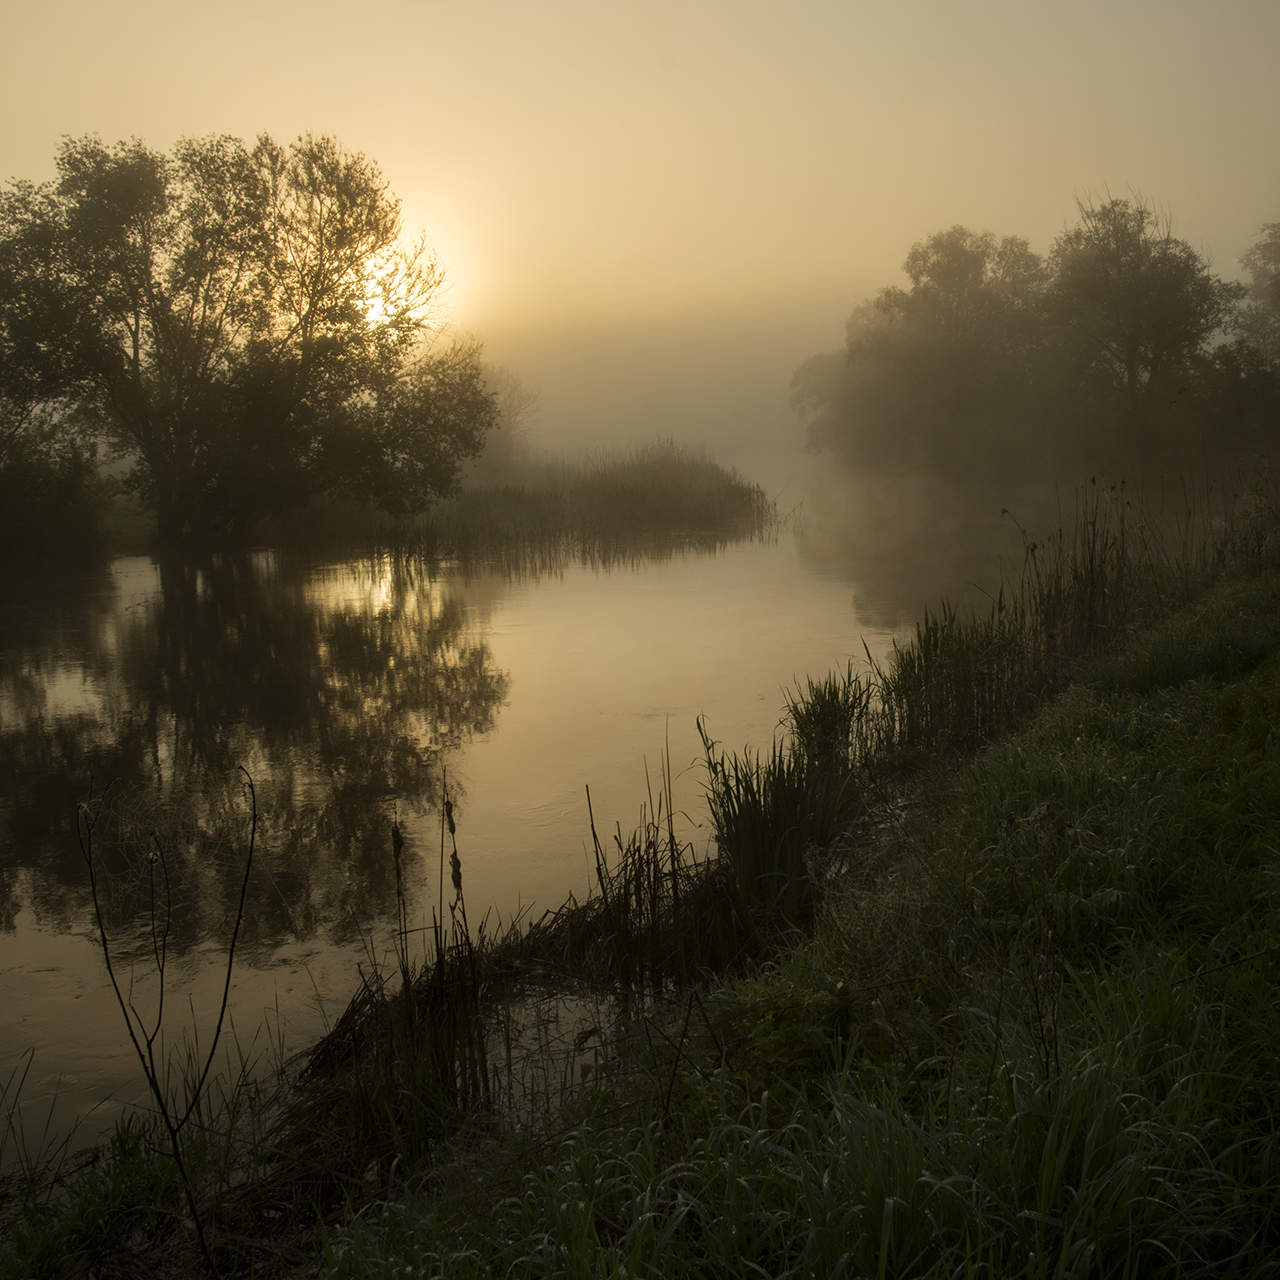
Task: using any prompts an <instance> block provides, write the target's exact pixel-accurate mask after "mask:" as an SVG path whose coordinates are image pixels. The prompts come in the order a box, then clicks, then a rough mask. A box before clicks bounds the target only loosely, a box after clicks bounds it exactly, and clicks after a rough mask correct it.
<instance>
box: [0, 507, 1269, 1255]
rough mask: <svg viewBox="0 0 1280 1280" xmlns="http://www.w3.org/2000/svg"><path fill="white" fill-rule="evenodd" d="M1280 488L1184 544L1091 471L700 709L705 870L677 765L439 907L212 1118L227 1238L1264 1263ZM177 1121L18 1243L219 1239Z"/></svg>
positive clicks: (503, 1250) (36, 1179)
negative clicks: (814, 669) (991, 563)
mask: <svg viewBox="0 0 1280 1280" xmlns="http://www.w3.org/2000/svg"><path fill="white" fill-rule="evenodd" d="M1276 511H1277V508H1276V504H1275V503H1274V501H1273V500H1272V499H1271V498H1270V497H1268V496H1267V495H1266V494H1265V493H1263V492H1262V491H1259V492H1257V493H1255V494H1254V495H1252V496H1251V497H1250V499H1249V500H1248V501H1247V502H1242V503H1238V504H1236V505H1234V506H1232V507H1231V508H1230V510H1229V511H1228V512H1227V514H1226V517H1225V518H1224V519H1222V520H1220V521H1218V523H1217V524H1216V525H1215V526H1214V527H1212V528H1210V529H1206V531H1205V535H1204V537H1203V538H1201V539H1199V540H1195V541H1188V542H1187V543H1186V545H1184V546H1183V547H1181V548H1180V549H1179V551H1178V553H1177V554H1166V553H1165V551H1164V550H1163V545H1164V544H1160V543H1158V542H1157V541H1156V540H1155V539H1154V537H1153V536H1152V535H1151V533H1150V531H1149V530H1148V529H1147V528H1146V526H1144V525H1143V524H1142V523H1141V521H1140V520H1138V519H1137V517H1136V515H1135V514H1134V512H1133V509H1132V508H1131V507H1130V506H1129V505H1128V503H1127V500H1126V499H1125V497H1124V495H1123V494H1121V493H1117V492H1105V491H1099V490H1096V489H1095V490H1091V491H1090V492H1088V493H1086V494H1085V495H1084V496H1083V499H1082V502H1081V505H1080V507H1079V508H1078V511H1077V516H1076V519H1075V522H1074V523H1073V524H1072V525H1071V526H1070V527H1069V528H1068V529H1066V530H1065V531H1063V532H1061V533H1060V534H1059V535H1057V536H1056V537H1054V538H1051V539H1049V540H1047V541H1045V542H1043V543H1041V544H1030V543H1029V544H1028V548H1027V560H1026V568H1025V573H1024V576H1023V579H1022V581H1021V583H1020V584H1016V585H1015V586H1014V587H1011V588H1010V590H1009V591H1008V593H1007V594H1006V595H1005V596H1003V597H1001V598H1000V599H998V600H997V601H994V602H993V603H992V607H991V609H990V611H989V612H988V613H986V614H984V615H981V616H976V617H960V616H958V615H957V614H955V613H954V612H951V611H947V610H943V611H940V612H939V613H938V614H936V615H935V616H932V617H930V618H927V619H925V620H924V621H922V623H921V625H920V627H919V629H918V631H917V633H916V635H915V637H914V639H913V640H911V641H910V642H909V643H905V644H903V645H901V646H899V647H898V648H897V649H896V650H895V651H894V653H893V654H892V655H891V657H890V658H889V659H888V660H887V661H886V662H884V663H882V664H880V665H879V666H877V665H875V664H869V665H868V666H867V667H866V668H865V669H861V670H856V671H855V670H850V671H848V672H845V673H837V674H835V675H832V676H830V677H828V678H825V679H821V680H815V681H811V682H807V683H806V684H805V686H804V687H803V688H797V689H796V690H795V691H794V694H793V696H792V698H791V699H790V702H789V706H788V708H787V723H786V730H785V732H784V733H783V734H782V735H781V736H780V738H779V740H778V741H777V742H776V743H775V744H774V745H773V746H772V747H771V748H769V749H766V750H764V751H761V752H756V751H742V752H726V751H724V750H723V749H722V748H721V747H720V746H719V745H718V744H716V743H715V742H714V741H712V740H711V739H710V736H709V733H708V735H707V769H708V774H707V781H708V801H709V809H710V814H711V818H712V821H713V824H714V827H715V830H716V833H717V842H718V851H717V853H716V855H715V856H714V857H713V858H712V859H711V860H710V861H709V862H699V861H698V860H697V859H695V858H694V856H693V854H692V851H691V850H690V849H689V848H688V847H687V846H686V845H683V844H682V843H681V841H680V838H679V836H678V834H677V831H676V828H675V825H674V823H673V822H672V821H671V819H670V809H669V805H668V804H667V803H666V802H665V800H664V798H663V796H664V789H663V787H662V785H661V783H660V782H659V783H658V785H657V788H656V792H657V794H656V796H652V797H651V798H650V803H649V813H650V814H651V819H650V821H648V822H647V823H645V825H644V826H643V827H642V829H641V830H640V831H639V832H637V833H635V835H634V836H632V837H629V838H624V837H623V836H622V835H621V833H620V834H619V836H618V838H617V840H616V842H615V844H614V847H613V848H612V849H609V848H607V847H606V846H605V845H604V844H603V842H600V841H599V840H597V842H596V849H597V889H596V892H595V893H594V894H593V896H592V897H591V898H590V899H589V900H588V901H586V902H583V903H570V904H566V906H565V907H564V908H563V909H562V910H561V911H560V912H557V913H554V914H552V915H549V916H546V917H543V918H542V919H540V920H538V921H534V922H517V924H516V925H515V926H513V927H512V928H510V929H508V930H504V931H502V932H501V934H500V935H498V936H493V935H492V934H491V933H488V932H486V930H484V929H482V928H473V927H469V926H468V924H467V921H466V916H465V904H464V902H463V900H462V898H461V896H460V895H459V896H458V897H456V898H455V901H454V903H453V905H452V906H451V907H447V905H446V904H445V903H444V902H443V901H442V902H441V904H440V908H439V911H438V913H437V922H438V926H439V927H438V928H437V930H436V932H435V934H434V936H433V937H431V938H429V939H428V940H427V945H426V947H425V948H419V949H416V950H415V953H414V954H411V953H410V946H409V941H408V936H407V934H406V935H405V939H404V943H403V946H402V950H401V953H400V956H399V958H398V963H397V966H396V969H395V970H394V971H392V972H389V973H386V974H382V975H377V974H374V975H371V976H370V980H369V982H367V983H366V987H365V989H364V990H363V991H362V992H361V993H360V994H359V996H358V997H357V999H356V1000H355V1001H354V1002H353V1004H352V1006H351V1009H350V1010H349V1011H348V1015H347V1016H346V1017H344V1019H343V1020H342V1021H341V1022H340V1023H339V1024H338V1026H337V1027H335V1029H334V1032H333V1034H332V1035H331V1036H330V1037H328V1038H327V1039H326V1040H325V1041H324V1042H323V1043H322V1044H321V1045H320V1046H318V1048H317V1050H316V1051H315V1053H313V1054H312V1055H311V1056H310V1058H309V1060H308V1061H307V1062H306V1063H305V1064H303V1065H302V1069H301V1070H300V1071H298V1070H295V1071H293V1072H292V1073H290V1074H288V1075H287V1076H286V1077H285V1079H284V1081H283V1083H282V1087H281V1089H280V1090H279V1091H278V1092H275V1093H274V1094H272V1095H270V1096H268V1095H267V1094H266V1093H265V1092H263V1093H259V1094H256V1095H255V1094H254V1092H253V1090H252V1089H251V1088H250V1087H249V1086H247V1085H246V1087H245V1089H244V1090H241V1091H236V1092H235V1093H234V1095H233V1097H232V1098H231V1099H230V1100H229V1101H228V1102H227V1103H226V1104H225V1105H224V1106H223V1107H222V1108H215V1107H213V1106H212V1105H211V1107H210V1110H209V1115H208V1119H207V1123H202V1124H201V1126H200V1127H199V1128H198V1129H195V1130H193V1131H192V1137H191V1144H192V1148H193V1149H192V1152H191V1159H190V1161H189V1163H190V1164H191V1167H192V1168H193V1170H195V1171H196V1172H195V1175H194V1176H195V1178H196V1180H197V1182H198V1184H199V1195H198V1196H197V1203H198V1204H199V1206H200V1211H201V1212H202V1213H203V1214H205V1215H206V1218H207V1220H206V1222H205V1226H206V1228H207V1230H208V1234H209V1236H210V1238H211V1239H212V1240H213V1241H215V1258H216V1265H217V1266H218V1268H219V1269H220V1270H222V1271H223V1272H225V1273H228V1274H230V1273H234V1272H243V1273H247V1272H249V1271H253V1272H254V1273H256V1274H272V1273H279V1274H311V1273H314V1271H315V1269H316V1267H317V1266H318V1265H320V1266H322V1267H323V1269H325V1270H326V1271H327V1273H328V1274H332V1275H340V1276H383V1275H388V1276H389V1275H414V1274H423V1275H434V1274H444V1275H467V1274H474V1275H489V1274H503V1275H530V1276H534V1275H538V1276H541V1275H573V1276H578V1275H581V1276H596V1275H607V1274H624V1273H625V1274H630V1275H654V1276H658V1275H663V1276H665V1275H725V1276H730V1275H733V1276H737V1275H742V1274H750V1273H755V1274H766V1275H823V1276H825V1275H841V1274H843V1275H850V1276H861V1275H877V1276H885V1275H938V1276H941V1275H948V1276H950V1275H956V1274H972V1275H983V1274H992V1273H995V1274H1002V1275H1025V1276H1041V1275H1043V1276H1049V1275H1086V1274H1088V1275H1135V1276H1136V1275H1142V1276H1146V1275H1192V1274H1200V1273H1205V1274H1208V1273H1210V1272H1213V1273H1214V1274H1222V1273H1224V1271H1225V1272H1227V1273H1230V1274H1241V1275H1264V1274H1270V1273H1271V1272H1270V1271H1269V1270H1268V1268H1269V1267H1270V1266H1271V1262H1270V1259H1271V1255H1272V1254H1273V1253H1274V1252H1275V1251H1276V1250H1277V1248H1280V1238H1278V1231H1280V1223H1278V1222H1277V1220H1276V1217H1275V1209H1274V1205H1275V1203H1276V1201H1277V1199H1278V1198H1280V1197H1278V1195H1277V1192H1278V1191H1280V1179H1278V1175H1280V1163H1278V1162H1280V1148H1278V1147H1277V1139H1276V1137H1275V1104H1274V1101H1273V1100H1274V1098H1275V1097H1276V1096H1277V1095H1278V1093H1280V1089H1278V1087H1277V1086H1280V1080H1277V1078H1276V1077H1277V1074H1280V1071H1278V1069H1277V1066H1276V1059H1275V1053H1274V1044H1275V1043H1276V1042H1277V1038H1278V1035H1277V1033H1278V1032H1280V1026H1277V1020H1278V1018H1280V1013H1278V1011H1277V1006H1276V1001H1275V996H1274V990H1275V977H1276V958H1277V953H1276V950H1275V936H1276V925H1277V909H1278V908H1280V896H1278V893H1280V883H1278V882H1277V864H1276V850H1277V849H1278V848H1280V793H1278V792H1277V789H1276V788H1277V783H1276V778H1277V777H1280V770H1277V768H1276V763H1277V759H1276V757H1277V750H1276V736H1275V734H1276V730H1275V729H1274V725H1275V724H1276V723H1277V722H1278V720H1280V717H1278V715H1277V712H1280V656H1278V655H1280V608H1277V601H1278V600H1280V555H1277V551H1278V550H1280V547H1278V546H1277V538H1276V533H1275V530H1276V529H1277V528H1278V527H1280V522H1277V519H1276ZM446 798H447V797H446ZM441 836H442V847H441V862H442V866H443V865H444V864H445V861H446V858H448V859H449V860H450V861H452V859H453V858H454V857H457V858H458V863H457V868H456V869H457V873H458V876H459V878H461V875H462V873H463V869H464V864H465V853H466V842H465V832H459V831H456V830H454V829H453V827H452V824H451V823H450V825H449V830H448V832H447V839H446V831H445V828H444V827H443V826H442V832H441ZM394 853H395V850H392V851H389V856H394ZM148 1144H154V1134H150V1135H149V1134H148V1133H147V1132H146V1131H145V1130H144V1129H143V1128H141V1127H135V1128H133V1129H130V1130H126V1131H122V1133H121V1135H120V1136H119V1137H118V1139H117V1141H116V1142H115V1143H114V1144H113V1145H112V1147H111V1148H110V1149H109V1150H106V1151H104V1152H103V1153H101V1154H100V1156H99V1157H98V1160H97V1162H96V1163H95V1164H94V1165H92V1166H89V1167H86V1168H85V1169H83V1170H81V1171H80V1172H79V1173H78V1174H77V1175H76V1176H74V1177H72V1176H70V1175H69V1174H68V1175H67V1176H64V1177H62V1178H61V1180H60V1181H56V1182H50V1180H49V1179H48V1178H47V1177H43V1176H42V1175H38V1174H37V1172H36V1171H34V1170H33V1172H32V1175H31V1177H30V1178H29V1179H28V1185H27V1186H26V1187H25V1189H22V1190H21V1193H20V1197H19V1198H20V1201H21V1203H20V1208H21V1209H22V1212H21V1213H20V1215H18V1216H16V1217H13V1218H11V1220H10V1222H9V1224H8V1235H9V1243H8V1245H7V1246H6V1248H7V1250H8V1252H7V1254H5V1255H3V1256H4V1261H5V1265H6V1266H7V1267H9V1268H10V1270H9V1271H7V1272H6V1274H14V1275H28V1274H30V1275H41V1274H51V1275H53V1274H61V1273H62V1269H63V1268H64V1267H67V1266H81V1267H82V1268H86V1267H87V1268H90V1269H92V1268H97V1270H98V1273H99V1274H119V1275H127V1274H157V1273H162V1272H163V1267H164V1266H165V1265H167V1266H168V1267H169V1268H170V1270H171V1271H173V1273H175V1274H179V1273H182V1270H181V1269H182V1266H183V1265H187V1266H188V1269H190V1268H191V1266H193V1265H198V1261H197V1260H196V1259H195V1255H194V1254H193V1251H192V1246H191V1239H190V1232H189V1231H188V1230H187V1229H186V1228H185V1226H184V1217H185V1216H186V1215H185V1212H184V1210H183V1208H182V1200H181V1197H180V1195H179V1188H178V1186H177V1185H176V1181H175V1175H174V1172H173V1169H172V1165H171V1163H170V1162H167V1161H166V1160H165V1159H163V1158H159V1157H157V1156H156V1155H155V1154H154V1152H153V1150H150V1149H149V1146H148ZM161 1253H163V1256H164V1259H165V1261H164V1263H163V1264H161V1263H157V1257H158V1256H159V1255H160V1254H161ZM318 1258H319V1259H322V1261H320V1262H318V1261H317V1259H318Z"/></svg>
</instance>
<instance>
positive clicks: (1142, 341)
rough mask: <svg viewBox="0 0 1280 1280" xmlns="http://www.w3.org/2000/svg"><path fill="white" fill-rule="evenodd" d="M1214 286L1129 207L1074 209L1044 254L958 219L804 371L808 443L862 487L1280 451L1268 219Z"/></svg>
mask: <svg viewBox="0 0 1280 1280" xmlns="http://www.w3.org/2000/svg"><path fill="white" fill-rule="evenodd" d="M1243 265H1244V267H1245V269H1246V272H1247V274H1248V277H1249V283H1248V284H1241V283H1237V282H1232V281H1227V280H1223V279H1220V278H1219V277H1218V276H1216V275H1215V274H1214V273H1213V271H1212V270H1211V269H1210V267H1209V265H1208V263H1207V262H1206V261H1205V259H1204V258H1203V256H1202V255H1200V254H1199V253H1197V252H1196V251H1195V250H1194V249H1193V248H1192V247H1191V246H1190V245H1189V244H1187V243H1186V242H1185V241H1184V240H1181V239H1179V238H1178V237H1176V236H1175V235H1174V234H1173V232H1172V230H1171V227H1170V225H1169V221H1168V219H1167V218H1164V217H1161V216H1159V215H1158V214H1157V213H1156V212H1155V211H1154V210H1153V209H1152V208H1150V207H1149V206H1148V205H1147V204H1145V203H1144V202H1142V201H1140V200H1126V199H1108V200H1106V201H1105V202H1103V203H1100V204H1094V205H1082V206H1081V207H1080V209H1079V221H1078V223H1077V225H1075V226H1073V227H1070V228H1069V229H1067V230H1065V231H1064V232H1063V233H1062V234H1061V235H1060V236H1059V237H1058V238H1057V239H1056V240H1055V242H1054V243H1053V245H1052V247H1051V249H1050V251H1049V254H1048V256H1047V257H1042V256H1041V255H1039V254H1037V253H1035V252H1033V251H1032V249H1031V248H1030V246H1029V244H1028V243H1027V241H1026V240H1024V239H1021V238H1018V237H1013V236H1010V237H1005V238H1003V239H997V238H996V236H994V235H992V234H990V233H986V232H982V233H979V232H975V231H972V230H970V229H968V228H966V227H962V226H955V227H952V228H950V229H949V230H945V231H940V232H938V233H936V234H935V235H932V236H930V237H929V238H928V239H927V240H924V241H922V242H921V243H919V244H917V245H915V246H914V247H913V248H912V249H911V251H910V253H909V254H908V255H907V259H906V262H905V264H904V271H905V273H906V275H907V277H908V279H909V281H910V286H909V287H908V288H886V289H884V290H882V291H881V292H880V293H879V294H877V295H876V296H875V297H874V298H873V299H872V300H870V301H869V302H867V303H865V304H864V305H862V306H859V307H858V308H857V309H856V310H854V312H853V314H852V315H851V316H850V318H849V321H848V325H847V329H846V335H845V343H844V347H843V349H841V350H838V351H834V352H829V353H825V354H821V355H817V356H814V357H812V358H811V359H809V360H808V361H806V362H805V363H804V364H803V365H802V366H801V367H800V368H799V369H798V370H797V371H796V374H795V377H794V380H793V384H792V393H793V403H794V405H795V407H796V408H797V409H798V410H799V411H800V413H801V415H802V416H803V418H804V421H805V425H806V429H807V433H808V440H809V443H810V445H811V447H813V448H815V449H818V450H825V451H830V452H831V453H833V454H835V455H837V456H838V457H840V458H842V459H843V460H845V461H846V462H847V463H849V464H850V465H851V466H852V467H853V468H854V469H855V470H856V471H857V472H859V473H861V474H862V475H864V476H869V477H875V476H880V477H884V476H894V475H897V476H903V475H913V474H921V473H928V474H936V475H943V476H946V477H947V478H948V479H949V480H951V481H954V482H955V483H956V484H959V485H964V484H966V483H969V484H972V485H974V486H979V485H980V486H984V487H989V486H990V485H991V484H992V483H996V484H999V483H1001V482H1003V481H1009V482H1017V481H1019V480H1024V479H1028V478H1038V477H1059V478H1063V479H1067V478H1080V477H1081V476H1087V475H1088V474H1090V473H1104V474H1107V475H1109V476H1110V477H1111V478H1114V479H1118V478H1124V477H1127V478H1135V477H1142V476H1151V475H1153V474H1156V473H1167V472H1169V471H1171V470H1175V469H1178V468H1181V467H1184V466H1185V465H1187V464H1188V463H1190V464H1192V465H1198V464H1200V463H1201V462H1202V461H1203V460H1204V459H1205V458H1211V459H1214V460H1223V459H1228V458H1239V457H1241V456H1243V455H1245V454H1247V453H1249V452H1251V451H1255V450H1259V449H1268V448H1270V447H1272V446H1273V445H1274V443H1275V440H1276V424H1277V409H1278V408H1280V223H1272V224H1269V225H1267V226H1265V227H1264V228H1263V229H1262V232H1261V235H1260V237H1259V239H1258V241H1257V243H1256V244H1255V245H1254V246H1253V248H1251V249H1250V250H1249V252H1248V253H1247V254H1246V255H1245V257H1244V259H1243Z"/></svg>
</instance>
